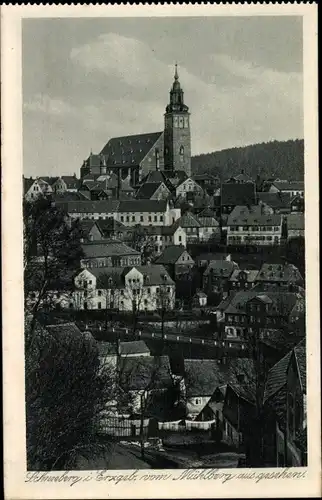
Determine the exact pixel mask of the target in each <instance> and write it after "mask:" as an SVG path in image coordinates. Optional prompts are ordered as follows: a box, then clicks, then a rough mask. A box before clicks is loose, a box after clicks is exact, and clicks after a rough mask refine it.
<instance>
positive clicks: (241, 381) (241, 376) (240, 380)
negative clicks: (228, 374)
mask: <svg viewBox="0 0 322 500" xmlns="http://www.w3.org/2000/svg"><path fill="white" fill-rule="evenodd" d="M236 379H237V381H238V383H239V384H244V383H245V374H244V373H238V374H237V375H236Z"/></svg>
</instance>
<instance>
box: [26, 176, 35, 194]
mask: <svg viewBox="0 0 322 500" xmlns="http://www.w3.org/2000/svg"><path fill="white" fill-rule="evenodd" d="M35 180H36V179H27V178H26V177H24V178H23V189H24V193H27V191H29V189H30V188H31V186H32V185H33V183H34V182H35Z"/></svg>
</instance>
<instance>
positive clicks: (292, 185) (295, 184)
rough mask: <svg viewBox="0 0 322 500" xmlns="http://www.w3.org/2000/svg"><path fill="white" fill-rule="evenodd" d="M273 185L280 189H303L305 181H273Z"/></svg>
mask: <svg viewBox="0 0 322 500" xmlns="http://www.w3.org/2000/svg"><path fill="white" fill-rule="evenodd" d="M273 185H274V186H275V187H276V188H277V189H279V190H280V191H303V190H304V182H303V181H291V182H273Z"/></svg>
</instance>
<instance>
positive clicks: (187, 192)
mask: <svg viewBox="0 0 322 500" xmlns="http://www.w3.org/2000/svg"><path fill="white" fill-rule="evenodd" d="M203 192H204V191H203V189H202V187H201V186H200V184H198V182H196V181H195V180H194V179H193V178H192V177H188V178H187V179H184V180H183V181H182V182H180V183H179V184H178V185H177V186H176V192H175V196H176V198H181V199H184V200H188V201H189V200H190V201H191V200H194V197H195V196H197V195H199V196H202V195H203Z"/></svg>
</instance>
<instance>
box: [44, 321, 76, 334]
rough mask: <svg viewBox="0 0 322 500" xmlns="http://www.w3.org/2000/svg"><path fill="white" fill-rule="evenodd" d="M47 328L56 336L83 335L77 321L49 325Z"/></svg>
mask: <svg viewBox="0 0 322 500" xmlns="http://www.w3.org/2000/svg"><path fill="white" fill-rule="evenodd" d="M45 328H46V330H47V331H48V332H49V333H50V334H51V335H53V336H54V337H59V336H64V337H66V336H67V335H72V336H75V337H81V336H82V332H81V331H80V329H79V328H78V326H77V325H76V324H75V323H72V322H71V323H60V324H57V325H47V326H46V327H45Z"/></svg>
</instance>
